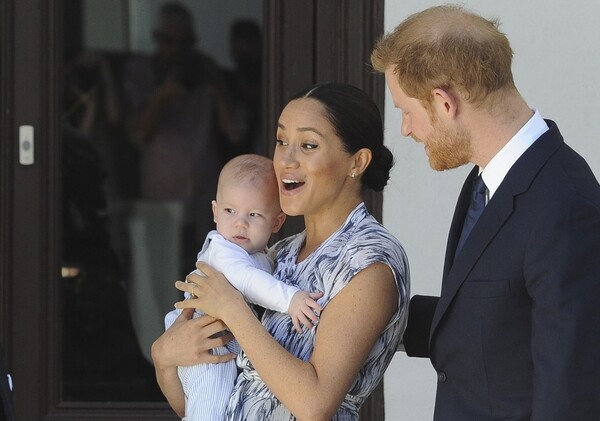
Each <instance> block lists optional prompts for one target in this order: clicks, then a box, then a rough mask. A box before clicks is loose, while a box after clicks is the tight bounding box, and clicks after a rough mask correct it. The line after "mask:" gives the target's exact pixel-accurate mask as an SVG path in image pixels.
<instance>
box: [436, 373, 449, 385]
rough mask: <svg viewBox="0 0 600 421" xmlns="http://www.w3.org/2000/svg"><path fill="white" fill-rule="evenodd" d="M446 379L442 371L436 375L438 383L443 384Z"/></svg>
mask: <svg viewBox="0 0 600 421" xmlns="http://www.w3.org/2000/svg"><path fill="white" fill-rule="evenodd" d="M447 379H448V377H446V373H444V372H443V371H440V372H439V373H438V382H440V383H444V382H445V381H446V380H447Z"/></svg>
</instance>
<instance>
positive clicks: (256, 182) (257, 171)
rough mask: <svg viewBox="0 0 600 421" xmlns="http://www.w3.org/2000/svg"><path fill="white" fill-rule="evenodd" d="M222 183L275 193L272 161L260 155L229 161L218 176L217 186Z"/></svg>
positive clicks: (241, 156) (247, 155)
mask: <svg viewBox="0 0 600 421" xmlns="http://www.w3.org/2000/svg"><path fill="white" fill-rule="evenodd" d="M224 181H229V182H235V183H240V184H248V185H251V186H253V187H256V188H260V189H273V190H274V191H277V179H276V177H275V170H274V169H273V161H272V160H271V159H269V158H267V157H266V156H262V155H256V154H245V155H239V156H236V157H235V158H233V159H231V160H230V161H229V162H227V163H226V164H225V166H224V167H223V169H222V170H221V174H220V175H219V184H220V183H222V182H224Z"/></svg>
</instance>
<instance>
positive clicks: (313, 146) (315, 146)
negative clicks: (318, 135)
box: [302, 143, 319, 150]
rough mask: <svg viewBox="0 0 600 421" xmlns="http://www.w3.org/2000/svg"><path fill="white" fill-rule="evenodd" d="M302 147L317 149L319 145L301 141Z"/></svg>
mask: <svg viewBox="0 0 600 421" xmlns="http://www.w3.org/2000/svg"><path fill="white" fill-rule="evenodd" d="M302 147H303V148H304V149H309V150H310V149H317V148H318V147H319V145H317V144H316V143H303V144H302Z"/></svg>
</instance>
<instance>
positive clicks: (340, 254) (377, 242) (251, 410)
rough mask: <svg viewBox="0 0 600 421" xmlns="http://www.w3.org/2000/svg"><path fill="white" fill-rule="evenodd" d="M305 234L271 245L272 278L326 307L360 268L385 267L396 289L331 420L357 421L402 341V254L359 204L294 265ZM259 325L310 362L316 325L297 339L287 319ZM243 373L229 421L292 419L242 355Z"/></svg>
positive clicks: (405, 297) (405, 276)
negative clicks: (394, 304) (314, 295)
mask: <svg viewBox="0 0 600 421" xmlns="http://www.w3.org/2000/svg"><path fill="white" fill-rule="evenodd" d="M304 239H305V232H301V233H299V234H297V235H294V236H291V237H288V238H286V239H284V240H281V241H280V242H278V243H277V244H275V245H274V246H273V247H272V248H271V250H270V254H271V256H272V257H273V259H274V260H275V262H276V267H275V272H274V276H275V277H276V278H278V279H283V280H285V282H287V283H289V284H293V285H296V286H297V287H298V288H300V289H302V290H305V291H313V292H315V291H323V292H324V296H323V297H322V298H321V299H319V300H318V302H319V304H321V306H323V307H326V306H327V303H328V302H329V301H331V300H332V299H333V298H334V297H335V296H336V295H337V293H338V292H340V291H341V290H342V289H343V288H344V287H345V286H346V285H347V284H348V282H350V281H351V280H352V278H353V277H354V276H355V275H356V274H357V273H358V272H360V271H361V270H362V269H364V268H366V267H367V266H369V265H371V264H373V263H384V264H386V265H388V266H389V267H390V268H391V269H392V272H393V273H394V277H395V280H396V284H397V286H398V310H397V311H396V313H395V314H394V316H393V317H392V319H391V321H390V322H389V324H388V325H387V326H386V327H385V329H384V331H383V332H382V334H381V336H380V337H379V339H378V341H377V342H376V344H375V346H374V347H373V349H372V350H371V352H370V354H369V356H368V357H367V360H366V361H365V363H364V365H363V367H362V368H361V369H360V371H359V372H358V375H357V376H356V379H355V380H354V382H353V384H352V387H351V388H350V390H349V392H348V394H347V395H346V397H345V398H344V401H343V402H342V405H341V407H340V408H339V410H338V411H337V413H336V415H335V416H334V417H333V420H335V421H356V420H358V412H359V409H360V406H361V405H362V403H363V402H364V401H365V399H366V398H367V397H368V396H369V394H370V393H371V392H372V391H373V390H374V389H375V387H376V386H377V385H378V384H379V382H380V380H381V378H382V377H383V374H384V372H385V369H386V368H387V366H388V365H389V363H390V361H391V359H392V357H393V356H394V353H395V351H396V347H397V345H398V343H399V341H400V339H401V337H402V333H403V332H404V328H405V327H406V321H407V317H408V302H409V297H410V294H409V277H410V276H409V268H408V261H407V258H406V254H405V252H404V249H403V248H402V246H401V244H400V243H399V242H398V240H397V239H396V238H395V237H394V236H393V235H392V234H391V233H390V232H388V231H387V230H386V229H385V228H384V227H383V226H382V225H381V224H379V223H378V222H377V221H376V220H375V218H373V217H372V216H371V215H370V214H369V213H368V211H367V208H366V206H365V204H364V203H361V204H360V205H358V206H357V207H356V208H355V209H354V211H352V213H351V214H350V215H349V216H348V218H347V219H346V222H345V223H344V224H343V225H342V227H340V228H339V229H338V230H337V231H336V232H335V233H333V234H332V235H331V236H330V237H329V238H328V239H327V240H326V241H325V242H324V243H323V244H321V246H320V247H319V248H318V249H317V250H315V251H314V252H313V253H312V254H311V255H310V256H308V257H307V258H306V259H305V260H304V261H302V262H300V263H296V260H297V256H298V253H299V251H300V249H301V247H302V245H303V243H304ZM262 324H263V325H264V326H265V328H266V329H267V330H268V331H269V333H270V334H271V335H272V336H273V337H274V338H275V339H276V340H277V341H278V342H279V343H280V344H281V345H282V346H283V347H284V348H285V349H287V350H288V351H289V352H290V353H291V354H293V355H294V356H296V357H298V358H300V359H302V360H304V361H307V360H309V359H310V357H311V354H312V351H313V347H314V337H315V333H316V329H317V328H318V326H315V327H313V328H312V329H311V330H307V331H304V333H302V334H298V333H297V332H296V331H295V330H294V327H293V324H292V321H291V319H290V317H289V315H287V314H285V313H278V312H274V311H268V310H267V311H266V312H265V314H264V315H263V319H262ZM237 364H238V367H239V368H240V369H241V370H242V372H241V374H240V375H239V376H238V378H237V381H236V385H235V388H234V390H233V393H232V395H231V398H230V400H229V405H228V407H227V416H226V419H227V420H231V421H267V420H269V421H292V420H296V418H295V417H294V416H293V415H292V414H291V413H290V412H289V411H288V409H287V408H286V407H285V406H284V405H283V404H282V403H281V402H280V401H279V400H278V399H277V398H276V397H275V396H274V395H273V393H271V391H270V390H269V388H268V387H267V385H266V384H265V383H264V382H263V381H262V380H261V378H260V376H259V375H258V373H257V372H256V370H254V368H253V367H252V363H251V362H250V360H249V359H248V358H247V356H246V354H245V353H244V352H243V351H242V352H241V353H240V354H239V355H238V359H237Z"/></svg>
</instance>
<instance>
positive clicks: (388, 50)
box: [371, 6, 600, 421]
mask: <svg viewBox="0 0 600 421" xmlns="http://www.w3.org/2000/svg"><path fill="white" fill-rule="evenodd" d="M371 61H372V63H373V66H374V68H375V69H376V70H377V71H380V72H384V73H385V78H386V83H387V85H388V88H389V90H390V93H391V95H392V99H393V101H394V105H395V106H396V108H398V109H399V110H400V111H401V113H402V134H403V135H404V136H411V137H412V138H413V139H414V140H415V141H417V142H422V143H423V144H424V145H425V151H426V153H427V155H428V157H429V162H430V165H431V167H432V168H433V169H435V170H445V169H450V168H455V167H458V166H461V165H464V164H467V163H469V162H470V163H473V164H475V167H474V168H473V170H472V171H471V173H470V174H469V176H468V177H467V180H466V181H465V184H464V186H463V189H462V191H461V193H460V196H459V199H458V203H457V206H456V210H455V213H454V218H453V220H452V225H451V228H450V234H449V237H448V243H447V250H446V258H445V265H444V273H443V281H442V289H441V296H440V297H439V299H437V298H434V297H421V296H415V297H413V299H412V300H411V307H410V316H409V322H408V327H407V330H406V333H405V335H404V346H405V349H406V352H407V354H408V355H409V356H419V357H429V358H430V359H431V363H432V365H433V367H434V368H435V369H436V371H437V373H438V385H437V396H436V404H435V413H434V419H435V420H452V421H455V420H458V421H463V420H500V419H502V420H540V421H541V420H543V421H551V420H561V421H564V420H569V421H572V420H582V421H590V420H599V419H600V380H599V379H600V370H599V368H598V367H599V366H600V364H598V361H599V360H598V359H599V358H600V333H599V332H600V329H599V326H600V310H599V308H600V307H599V306H598V303H599V302H600V259H599V258H598V256H600V186H599V185H598V182H597V180H596V179H595V177H594V175H593V173H592V171H591V170H590V168H589V166H588V165H587V163H586V162H585V161H584V159H583V158H581V157H580V156H579V155H578V154H577V153H575V152H574V151H573V150H572V149H571V148H570V147H569V146H567V145H566V144H565V143H564V141H563V138H562V136H561V134H560V132H559V130H558V128H557V125H556V124H555V123H554V122H553V121H550V120H544V119H543V118H542V117H541V116H540V114H539V112H537V111H536V110H532V109H531V108H530V107H529V106H528V105H527V103H526V102H525V100H524V99H523V98H522V97H521V95H520V94H519V92H518V91H517V89H516V87H515V85H514V82H513V77H512V72H511V62H512V50H511V47H510V44H509V42H508V39H507V38H506V36H505V35H504V34H503V33H501V32H500V31H499V30H498V24H497V22H495V21H490V20H486V19H484V18H482V17H480V16H478V15H476V14H473V13H471V12H468V11H466V10H464V9H463V8H461V7H459V6H439V7H433V8H430V9H427V10H424V11H422V12H420V13H416V14H414V15H412V16H410V17H409V18H407V19H406V20H405V21H404V22H402V23H401V24H400V25H399V26H398V27H397V28H396V29H395V30H394V31H393V32H392V33H390V34H388V35H386V36H385V37H383V38H382V39H381V40H380V41H379V42H378V44H377V45H376V47H375V49H374V51H373V53H372V56H371ZM479 175H481V177H480V176H479ZM474 184H475V185H477V186H478V188H481V190H477V191H473V192H472V189H473V188H472V186H473V185H474ZM472 202H473V203H472ZM478 207H479V212H477V210H478V209H477V208H478ZM477 213H479V215H480V216H479V215H477ZM477 218H478V219H477ZM473 223H474V225H473ZM463 225H465V226H466V227H467V226H468V227H471V228H470V229H471V231H470V233H469V228H465V231H466V232H465V233H462V231H463ZM461 237H462V238H461Z"/></svg>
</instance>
